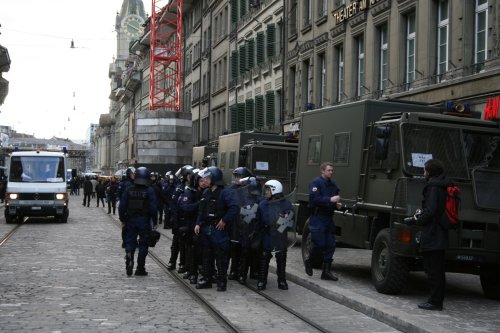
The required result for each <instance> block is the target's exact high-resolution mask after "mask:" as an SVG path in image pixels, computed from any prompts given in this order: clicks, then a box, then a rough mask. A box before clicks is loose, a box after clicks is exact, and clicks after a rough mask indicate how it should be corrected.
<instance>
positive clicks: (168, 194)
mask: <svg viewBox="0 0 500 333" xmlns="http://www.w3.org/2000/svg"><path fill="white" fill-rule="evenodd" d="M175 187H176V183H175V177H174V175H173V174H172V171H168V172H167V173H166V174H165V181H164V182H163V185H162V188H161V192H162V195H163V197H164V199H165V203H164V206H163V207H164V210H165V218H164V221H165V223H164V224H163V229H171V228H172V218H171V216H172V214H171V212H170V206H171V203H170V201H171V200H172V195H173V194H174V191H175Z"/></svg>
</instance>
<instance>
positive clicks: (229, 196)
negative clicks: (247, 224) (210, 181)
mask: <svg viewBox="0 0 500 333" xmlns="http://www.w3.org/2000/svg"><path fill="white" fill-rule="evenodd" d="M218 189H220V190H219V191H217V190H218ZM218 189H216V190H215V191H212V189H210V188H207V189H205V190H204V191H203V193H202V195H201V200H210V199H215V200H216V204H215V205H216V207H215V210H216V211H217V212H220V214H221V216H222V221H224V223H225V224H226V225H230V224H231V223H233V222H234V220H235V219H236V218H237V216H238V214H239V213H240V206H239V205H238V201H237V200H236V198H235V196H234V192H233V190H229V189H224V188H220V187H219V188H218ZM217 193H219V195H218V197H214V196H216V195H217ZM200 205H201V204H200ZM203 213H204V212H203V210H202V209H199V210H198V216H197V218H196V224H197V225H201V222H203V221H204V220H205V218H206V217H205V216H202V215H203Z"/></svg>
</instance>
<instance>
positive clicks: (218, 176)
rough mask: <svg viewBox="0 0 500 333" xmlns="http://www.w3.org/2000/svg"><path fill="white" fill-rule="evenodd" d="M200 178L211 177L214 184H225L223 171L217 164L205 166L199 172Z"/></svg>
mask: <svg viewBox="0 0 500 333" xmlns="http://www.w3.org/2000/svg"><path fill="white" fill-rule="evenodd" d="M199 176H200V178H206V177H210V178H211V180H212V184H213V185H224V179H223V175H222V171H221V170H220V169H219V168H218V167H215V166H211V167H208V168H205V169H203V170H201V171H200V172H199Z"/></svg>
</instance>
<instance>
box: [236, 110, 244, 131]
mask: <svg viewBox="0 0 500 333" xmlns="http://www.w3.org/2000/svg"><path fill="white" fill-rule="evenodd" d="M236 127H237V129H238V130H237V132H240V131H244V130H245V103H238V126H236Z"/></svg>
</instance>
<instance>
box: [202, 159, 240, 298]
mask: <svg viewBox="0 0 500 333" xmlns="http://www.w3.org/2000/svg"><path fill="white" fill-rule="evenodd" d="M198 175H199V176H200V186H201V187H202V188H205V190H204V191H203V193H202V196H201V200H200V205H199V209H198V217H197V219H196V226H195V228H194V232H195V234H196V235H200V240H201V244H202V247H203V258H202V262H203V278H202V279H200V280H199V281H198V284H197V285H196V288H197V289H204V288H212V269H213V260H214V259H215V265H216V267H217V291H225V290H226V285H227V268H228V267H227V266H228V259H229V258H228V257H229V246H230V240H229V232H228V227H229V226H230V225H231V223H233V221H234V220H235V219H236V217H237V215H238V213H239V210H240V207H239V205H238V202H237V201H236V199H235V198H234V195H233V192H232V191H229V190H227V189H224V180H223V179H222V171H221V170H220V169H219V168H217V167H214V166H211V167H208V168H205V169H203V170H201V171H200V172H199V173H198Z"/></svg>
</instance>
